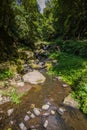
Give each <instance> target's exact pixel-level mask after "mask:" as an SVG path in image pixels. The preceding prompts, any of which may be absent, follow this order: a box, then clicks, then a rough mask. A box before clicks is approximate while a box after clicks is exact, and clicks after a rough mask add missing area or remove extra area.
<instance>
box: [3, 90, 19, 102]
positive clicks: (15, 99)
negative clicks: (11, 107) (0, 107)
mask: <svg viewBox="0 0 87 130" xmlns="http://www.w3.org/2000/svg"><path fill="white" fill-rule="evenodd" d="M2 94H3V95H4V96H7V97H9V98H10V99H11V101H12V102H13V103H15V104H19V103H20V98H21V96H22V95H19V94H18V93H17V92H16V89H15V88H12V89H10V90H8V91H5V92H2Z"/></svg>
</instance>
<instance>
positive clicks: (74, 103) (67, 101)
mask: <svg viewBox="0 0 87 130" xmlns="http://www.w3.org/2000/svg"><path fill="white" fill-rule="evenodd" d="M63 104H65V105H68V106H71V107H74V108H78V107H79V104H78V102H77V101H75V99H73V98H72V96H71V94H69V95H68V96H67V97H65V99H64V101H63Z"/></svg>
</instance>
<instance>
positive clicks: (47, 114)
mask: <svg viewBox="0 0 87 130" xmlns="http://www.w3.org/2000/svg"><path fill="white" fill-rule="evenodd" d="M49 115H50V113H48V112H46V113H43V114H42V116H49Z"/></svg>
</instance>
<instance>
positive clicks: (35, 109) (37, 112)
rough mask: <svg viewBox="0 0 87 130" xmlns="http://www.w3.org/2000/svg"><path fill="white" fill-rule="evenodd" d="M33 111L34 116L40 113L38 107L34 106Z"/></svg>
mask: <svg viewBox="0 0 87 130" xmlns="http://www.w3.org/2000/svg"><path fill="white" fill-rule="evenodd" d="M33 111H34V114H35V115H36V116H39V115H40V111H39V109H38V108H34V109H33Z"/></svg>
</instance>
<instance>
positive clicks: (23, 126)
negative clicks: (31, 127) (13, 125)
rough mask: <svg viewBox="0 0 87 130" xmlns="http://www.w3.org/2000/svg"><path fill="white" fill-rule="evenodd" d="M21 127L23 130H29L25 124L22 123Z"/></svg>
mask: <svg viewBox="0 0 87 130" xmlns="http://www.w3.org/2000/svg"><path fill="white" fill-rule="evenodd" d="M19 127H20V129H21V130H27V128H26V127H25V125H24V123H20V124H19Z"/></svg>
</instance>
